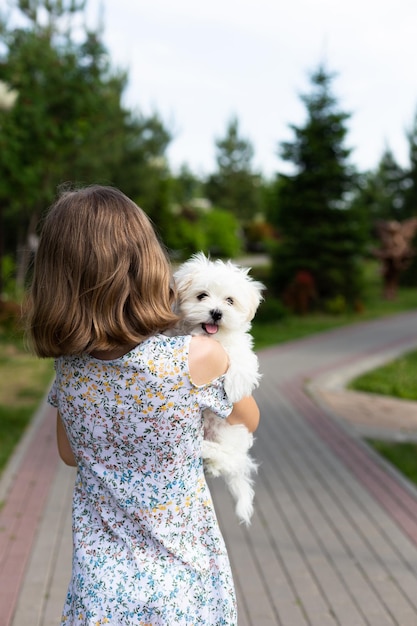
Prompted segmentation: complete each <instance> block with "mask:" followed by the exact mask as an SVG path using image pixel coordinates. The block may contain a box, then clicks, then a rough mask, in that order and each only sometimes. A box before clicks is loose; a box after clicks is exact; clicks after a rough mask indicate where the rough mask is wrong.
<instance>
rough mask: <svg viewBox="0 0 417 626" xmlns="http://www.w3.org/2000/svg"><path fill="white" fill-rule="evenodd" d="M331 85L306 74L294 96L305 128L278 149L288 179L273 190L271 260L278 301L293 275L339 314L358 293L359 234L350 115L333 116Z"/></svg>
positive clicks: (321, 71)
mask: <svg viewBox="0 0 417 626" xmlns="http://www.w3.org/2000/svg"><path fill="white" fill-rule="evenodd" d="M332 80H333V75H332V74H329V73H328V72H327V71H326V69H325V68H324V67H323V66H319V67H318V69H317V70H316V71H314V72H313V73H312V75H311V84H312V90H311V93H308V94H306V95H302V96H301V99H302V101H303V103H304V104H305V106H306V110H307V119H306V122H305V124H304V125H302V126H296V125H291V126H290V128H291V129H292V131H293V133H294V139H293V140H292V141H286V142H283V143H282V144H281V149H280V155H281V157H282V159H283V160H285V161H287V162H289V163H291V164H292V166H293V170H294V172H293V173H292V174H290V175H284V174H280V175H279V177H278V184H277V186H276V189H277V204H278V207H277V211H276V212H275V216H276V220H277V223H276V226H278V228H279V230H280V232H281V233H282V243H281V244H280V245H279V247H278V249H277V251H276V254H275V256H274V262H273V278H274V281H275V286H276V289H277V291H278V293H280V294H283V293H285V292H286V291H287V290H288V288H289V286H290V285H291V284H293V281H294V280H295V279H296V277H297V275H299V274H300V273H301V274H302V275H303V276H304V277H305V276H307V275H308V276H309V277H310V281H311V284H312V285H314V293H315V296H316V301H317V302H318V303H319V304H324V303H326V302H330V301H332V300H335V299H338V301H339V303H341V305H340V306H341V307H344V306H345V305H353V304H354V303H355V301H356V300H357V299H358V297H359V294H360V280H359V275H360V272H359V266H358V260H359V258H360V254H361V251H362V247H363V244H364V230H363V226H362V223H361V220H360V219H358V215H357V213H356V212H355V211H353V210H351V209H350V208H349V203H350V200H351V194H352V189H353V187H354V184H355V180H356V174H355V171H354V168H353V167H352V166H351V165H350V163H349V157H350V153H351V150H350V149H349V148H347V147H346V146H345V139H346V135H347V126H346V124H347V120H348V119H349V117H350V115H349V114H348V113H345V112H342V111H340V110H339V109H338V106H337V101H336V98H335V97H334V95H333V94H332V92H331V83H332Z"/></svg>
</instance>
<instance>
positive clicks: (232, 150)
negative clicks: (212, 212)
mask: <svg viewBox="0 0 417 626" xmlns="http://www.w3.org/2000/svg"><path fill="white" fill-rule="evenodd" d="M216 149H217V154H216V160H217V171H216V172H215V173H214V174H212V175H211V176H210V177H209V179H208V181H207V184H206V195H207V197H208V199H209V200H210V201H211V202H212V203H213V204H214V205H216V206H218V207H220V208H222V209H224V210H226V211H230V212H231V213H233V214H234V215H235V216H236V217H237V218H238V219H240V220H241V221H245V220H249V219H251V218H252V217H253V216H254V215H255V214H256V213H257V212H258V211H259V209H260V204H261V194H260V183H261V181H260V176H258V175H257V174H255V173H254V172H253V169H252V160H253V155H254V151H253V146H252V144H251V142H250V141H249V140H248V139H245V138H243V137H242V136H241V135H240V131H239V121H238V119H237V117H233V118H232V119H231V120H230V121H229V123H228V125H227V129H226V135H225V137H223V138H221V139H217V141H216Z"/></svg>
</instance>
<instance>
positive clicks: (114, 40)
mask: <svg viewBox="0 0 417 626" xmlns="http://www.w3.org/2000/svg"><path fill="white" fill-rule="evenodd" d="M100 5H101V6H102V8H103V11H102V19H103V23H104V40H105V43H106V45H107V46H108V48H109V51H110V53H111V58H112V62H113V64H114V65H115V66H120V67H124V68H126V69H127V71H128V74H129V78H130V82H129V87H128V90H127V92H126V101H127V104H128V105H129V107H132V108H135V107H138V108H140V109H141V110H142V111H143V112H144V113H146V114H147V113H150V112H151V111H152V110H157V111H158V112H159V113H160V115H161V116H162V118H163V120H164V121H165V123H166V124H167V125H168V126H169V127H171V128H172V130H173V132H174V139H173V141H172V144H171V146H170V148H169V151H168V158H169V162H170V164H171V165H172V167H173V168H174V169H175V168H177V167H179V166H180V165H181V164H182V163H184V162H186V163H187V164H188V165H189V166H190V167H191V169H192V170H193V171H195V172H196V173H198V174H204V173H208V172H210V171H213V169H214V167H215V143H214V142H215V139H216V138H219V137H223V136H224V135H225V131H226V126H227V122H228V121H229V119H230V118H231V116H232V115H236V116H237V117H238V119H239V122H240V129H241V134H242V135H243V136H244V137H246V138H248V139H249V140H250V141H251V142H252V144H253V146H254V149H255V157H254V166H255V167H256V168H257V169H258V170H260V171H261V172H263V173H264V174H265V175H271V174H273V173H275V172H276V171H277V170H279V169H280V168H282V163H281V162H280V161H279V158H278V156H277V147H278V145H279V143H280V142H281V141H283V140H287V139H291V138H292V137H293V135H292V134H291V131H290V130H289V128H288V125H289V124H291V123H295V124H300V123H302V122H303V121H304V119H305V118H304V115H305V107H304V105H303V104H302V103H301V101H300V97H299V96H300V93H306V92H307V93H308V92H309V91H310V89H311V86H310V83H309V74H310V73H311V71H312V70H314V69H315V68H316V67H317V66H318V65H319V63H321V62H322V61H324V62H325V63H326V66H327V68H328V70H330V71H332V72H335V73H336V74H337V77H336V78H335V79H334V81H333V91H334V93H335V95H336V96H337V98H338V103H339V108H340V109H341V110H343V111H345V112H350V113H351V115H352V116H351V119H350V121H349V134H348V139H347V145H348V146H349V147H352V148H353V150H354V151H353V153H352V161H353V163H354V164H355V165H356V166H357V167H358V168H359V169H361V170H366V169H372V168H374V167H375V166H376V165H377V163H378V161H379V158H380V157H381V154H382V152H383V150H384V148H385V146H386V145H388V146H389V147H390V148H391V149H392V151H393V153H394V155H395V157H396V158H397V160H398V161H399V163H400V164H402V165H407V163H408V149H407V140H406V131H407V129H409V128H410V127H411V125H412V123H413V120H414V115H415V112H416V110H417V72H416V63H417V36H416V29H417V1H416V0H344V1H340V0H287V1H285V0H208V1H205V2H201V1H199V0H101V2H100V0H89V15H91V17H92V22H91V23H94V19H96V18H97V15H98V14H99V12H98V7H99V6H100ZM93 18H94V19H93Z"/></svg>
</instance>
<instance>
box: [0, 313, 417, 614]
mask: <svg viewBox="0 0 417 626" xmlns="http://www.w3.org/2000/svg"><path fill="white" fill-rule="evenodd" d="M416 331H417V312H415V313H410V314H405V315H400V316H396V317H392V318H389V319H386V320H381V321H378V322H374V323H365V324H358V325H355V326H353V327H348V328H345V329H341V330H337V331H331V332H328V333H324V334H322V335H318V336H315V337H312V338H308V339H304V340H300V341H296V342H291V343H289V344H285V345H282V346H278V347H275V348H271V349H267V350H264V351H262V352H261V353H260V361H261V369H262V372H263V375H264V376H263V380H262V384H261V387H260V389H259V390H258V392H257V399H258V402H259V405H260V408H261V413H262V422H261V426H260V428H259V430H258V432H257V440H256V443H255V447H254V455H255V456H256V458H257V459H258V460H259V462H260V464H261V465H260V469H259V473H258V477H257V482H256V507H255V514H254V518H253V523H252V525H251V527H250V528H249V529H246V528H244V527H243V526H241V525H239V524H238V523H237V521H236V519H235V516H234V513H233V506H232V503H231V500H230V498H229V496H228V494H227V493H226V491H225V489H224V487H223V484H222V482H221V481H219V480H217V481H215V482H213V484H212V491H213V497H214V500H215V505H216V510H217V512H218V516H219V520H220V524H221V526H222V529H223V533H224V535H225V539H226V543H227V545H228V548H229V553H230V558H231V562H232V567H233V570H234V576H235V582H236V588H237V593H238V602H239V615H240V617H239V626H274V625H277V626H330V625H331V626H334V625H336V624H337V625H340V626H362V625H363V626H365V625H367V626H388V625H397V626H417V490H416V489H415V488H414V487H413V486H412V485H410V484H409V483H408V482H407V481H406V480H405V479H404V478H403V477H401V476H400V475H398V473H397V472H396V471H395V470H394V469H393V468H391V467H390V466H389V465H387V464H386V463H384V462H383V461H382V460H381V459H380V458H379V457H378V456H377V455H376V454H374V453H373V452H372V451H371V449H370V448H369V447H368V446H367V445H366V444H365V443H364V442H363V440H362V438H361V436H360V435H362V434H363V429H364V428H365V427H366V428H368V427H369V428H370V426H369V424H368V425H366V424H365V426H364V424H363V422H364V421H365V422H366V419H365V418H361V419H358V418H357V417H356V418H355V419H353V417H354V416H355V415H356V416H357V415H358V414H359V411H358V410H357V406H358V405H357V404H355V401H354V400H355V398H354V395H351V396H350V399H349V400H348V399H347V398H346V395H345V396H344V400H343V402H341V401H339V404H338V405H337V402H335V400H334V398H335V397H336V396H339V400H340V398H341V397H342V391H341V388H342V387H343V383H344V381H345V380H346V379H348V378H349V377H350V376H352V375H355V373H356V372H357V371H359V370H360V369H362V368H364V367H365V368H366V367H373V366H374V365H375V364H378V363H379V362H382V361H384V360H389V359H391V358H392V357H393V356H396V355H397V354H400V353H401V352H404V351H406V350H408V349H411V348H412V347H414V346H415V345H417V332H416ZM364 402H365V401H364ZM371 402H372V404H370V402H369V399H367V405H366V411H368V415H370V414H371V413H372V411H370V407H372V406H373V408H374V409H375V410H374V412H373V419H374V424H373V425H372V428H375V429H378V428H380V425H378V423H377V422H376V421H375V415H376V416H378V414H379V413H380V412H381V410H380V405H379V404H378V403H377V402H375V401H374V400H372V401H371ZM342 405H343V406H342ZM413 406H414V405H413V404H411V405H410V407H408V408H409V409H412V408H413ZM396 407H398V405H397V404H393V405H390V407H389V409H385V413H386V414H387V415H388V414H389V420H391V421H390V424H389V425H387V424H384V425H383V426H382V427H381V428H382V429H383V433H385V435H387V436H388V434H389V433H391V434H392V433H393V436H396V437H397V436H398V432H400V433H401V436H405V433H406V431H407V433H406V434H407V436H408V435H409V436H412V431H413V428H411V429H410V428H408V424H407V423H405V426H406V427H407V428H406V429H405V430H404V428H398V424H397V423H396V414H400V411H399V410H397V408H396ZM366 411H365V413H366ZM411 417H412V419H413V420H414V422H415V415H412V414H411ZM54 431H55V420H54V413H53V411H52V410H50V409H48V408H47V407H46V406H45V405H44V406H43V407H41V410H40V411H39V413H38V415H37V417H36V419H35V420H34V423H33V425H32V427H31V429H30V431H29V432H28V434H27V436H26V438H25V439H24V440H23V442H22V443H21V445H20V447H19V449H18V451H17V453H16V455H15V456H14V457H13V460H12V463H11V465H10V466H9V468H8V470H7V471H6V472H5V474H4V475H3V477H2V481H1V483H0V500H1V501H2V502H3V506H2V508H1V509H0V626H57V624H58V623H59V616H60V610H61V607H62V604H63V600H64V596H65V591H66V586H67V584H68V580H69V576H70V559H71V530H70V516H71V492H72V485H73V481H74V472H73V470H71V469H68V468H67V467H65V466H64V465H63V464H62V463H60V462H59V461H58V458H57V454H56V451H55V432H54ZM113 626H118V625H113Z"/></svg>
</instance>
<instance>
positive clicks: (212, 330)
mask: <svg viewBox="0 0 417 626" xmlns="http://www.w3.org/2000/svg"><path fill="white" fill-rule="evenodd" d="M204 329H205V331H206V333H208V334H209V335H215V334H216V333H217V331H218V330H219V327H218V326H216V324H204Z"/></svg>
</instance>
